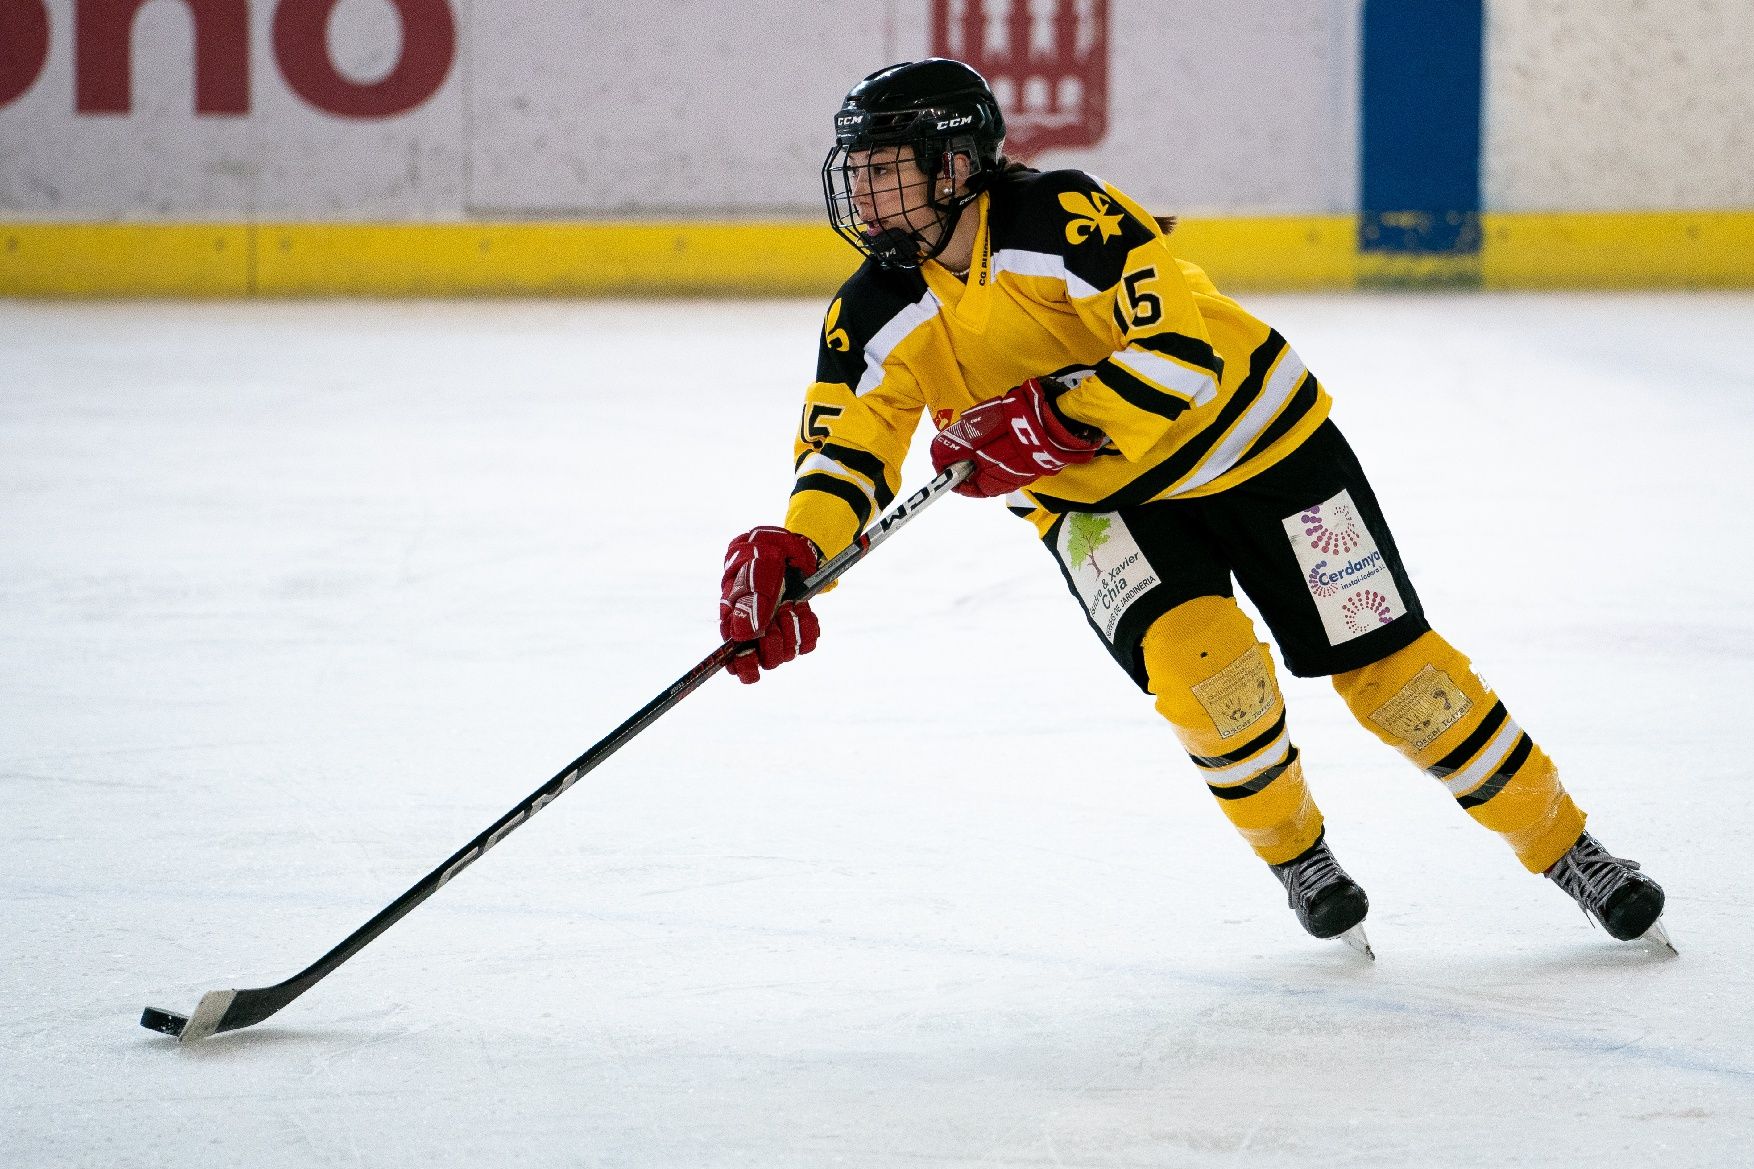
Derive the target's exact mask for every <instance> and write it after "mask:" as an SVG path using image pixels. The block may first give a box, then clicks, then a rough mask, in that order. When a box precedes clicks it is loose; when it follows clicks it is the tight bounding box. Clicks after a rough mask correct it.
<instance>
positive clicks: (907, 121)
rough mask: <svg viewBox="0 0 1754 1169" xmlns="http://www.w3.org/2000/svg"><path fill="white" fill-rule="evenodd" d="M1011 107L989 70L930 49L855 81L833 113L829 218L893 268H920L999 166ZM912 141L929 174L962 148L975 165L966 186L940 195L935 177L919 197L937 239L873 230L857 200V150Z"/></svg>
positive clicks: (826, 172)
mask: <svg viewBox="0 0 1754 1169" xmlns="http://www.w3.org/2000/svg"><path fill="white" fill-rule="evenodd" d="M1004 141H1005V115H1004V113H1003V112H1001V111H1000V109H999V103H998V100H997V99H996V98H994V97H993V90H992V87H991V86H989V85H988V84H987V80H986V78H984V77H982V76H981V75H980V74H979V73H977V72H976V71H975V70H973V69H971V68H969V67H968V66H967V65H964V64H963V63H962V62H961V61H951V60H948V59H946V58H943V57H928V58H927V59H925V60H923V61H904V62H902V63H901V64H899V65H890V66H888V67H887V68H883V69H879V70H877V72H875V73H873V74H871V75H870V76H869V77H866V78H865V79H864V80H863V81H861V82H859V84H857V85H855V86H853V88H852V91H851V92H850V93H848V94H847V96H846V100H845V101H844V102H842V103H841V108H840V111H839V112H838V113H836V114H835V117H834V149H833V150H831V151H829V152H828V158H827V159H826V160H824V162H823V164H822V190H823V196H824V198H825V199H826V200H827V202H828V218H829V223H830V224H832V225H833V227H834V230H835V231H836V232H838V233H840V235H841V237H842V238H843V239H845V240H846V241H847V242H848V243H851V244H852V245H853V246H854V247H855V248H858V249H859V251H861V252H864V253H865V254H866V255H868V256H874V257H876V258H877V260H878V262H879V263H881V264H882V265H883V266H884V267H887V268H915V267H918V266H919V265H920V264H921V263H923V262H925V261H926V260H928V259H931V258H932V256H934V255H936V254H937V253H938V252H939V251H940V250H941V249H942V248H943V247H944V245H945V244H946V243H948V242H949V239H950V233H951V232H952V231H954V230H955V228H956V221H957V219H958V218H960V216H961V214H962V209H963V208H964V207H966V206H967V205H968V204H969V203H971V202H973V200H974V198H975V196H976V195H978V194H979V193H980V191H981V190H982V189H984V187H985V186H986V184H987V182H988V181H989V180H990V179H991V177H992V175H993V174H995V173H996V172H997V171H998V169H999V167H1000V151H1001V149H1002V147H1003V145H1004ZM884 146H906V147H911V148H912V150H913V157H914V162H915V163H916V164H917V165H918V166H919V168H920V169H921V170H922V171H924V172H925V173H926V174H927V175H928V176H933V177H935V176H937V175H939V174H940V173H941V171H942V169H943V167H944V163H945V159H946V157H947V156H949V155H963V156H965V157H966V158H967V159H968V161H969V173H968V175H967V181H966V185H965V188H964V191H963V193H961V194H952V195H950V196H947V197H940V194H939V192H938V190H937V185H936V184H935V183H934V184H929V185H928V187H927V191H926V197H925V201H924V202H923V203H922V204H921V205H920V206H921V207H924V208H928V209H930V210H931V211H932V212H934V213H935V214H936V216H937V221H938V223H939V225H940V226H941V230H940V231H939V232H938V235H937V238H936V239H935V240H931V241H928V240H927V239H925V238H923V237H922V235H921V233H920V232H918V231H907V230H902V229H896V228H890V229H887V230H883V231H877V232H868V231H867V230H866V229H865V227H864V225H863V224H861V222H860V220H859V216H858V212H857V209H856V207H855V206H854V203H853V172H854V171H856V170H857V169H859V168H858V167H856V166H853V165H851V163H850V161H849V158H850V156H851V155H852V154H853V153H854V152H866V151H871V150H875V149H877V148H879V147H884Z"/></svg>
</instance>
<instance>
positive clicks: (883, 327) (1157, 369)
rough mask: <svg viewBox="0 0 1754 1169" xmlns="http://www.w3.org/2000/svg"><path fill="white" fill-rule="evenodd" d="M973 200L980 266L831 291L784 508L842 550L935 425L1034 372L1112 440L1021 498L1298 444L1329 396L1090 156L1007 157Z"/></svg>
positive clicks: (1156, 492) (930, 267)
mask: <svg viewBox="0 0 1754 1169" xmlns="http://www.w3.org/2000/svg"><path fill="white" fill-rule="evenodd" d="M964 214H974V215H978V217H979V221H978V229H979V234H978V236H977V238H976V241H975V252H974V262H973V267H972V268H971V270H970V271H969V273H968V277H967V282H966V284H965V283H964V281H962V280H959V279H958V278H957V277H956V276H954V275H952V274H951V273H950V272H949V271H948V270H946V269H945V268H943V267H942V266H941V265H939V264H937V263H936V262H932V261H928V262H927V263H925V264H924V265H922V266H921V267H920V268H918V269H914V270H905V271H889V270H885V269H883V268H880V267H879V266H878V265H877V264H876V262H875V261H867V262H866V263H865V264H864V266H863V267H861V268H860V269H859V270H858V271H857V272H856V273H854V274H853V276H852V278H851V279H849V280H848V281H847V282H846V284H845V285H843V286H842V287H841V290H840V294H839V295H838V296H837V297H836V298H835V300H834V302H833V303H832V304H831V305H829V308H828V315H827V318H826V319H825V320H824V322H823V327H822V337H821V348H820V352H819V356H818V361H817V373H816V382H815V383H814V384H813V385H812V386H811V387H810V390H809V392H808V394H807V395H806V397H805V402H804V413H803V419H802V421H801V423H800V425H799V428H798V435H797V441H796V446H795V455H796V467H797V476H798V477H797V484H796V487H795V488H794V490H793V492H792V498H791V504H790V506H789V508H788V509H787V512H786V526H787V527H788V528H791V529H792V530H793V531H795V532H800V533H802V534H803V535H806V536H809V537H810V538H811V539H812V540H815V541H816V543H817V544H818V545H820V546H821V548H822V549H823V551H824V553H826V554H828V555H833V554H835V553H836V552H838V551H840V550H841V549H842V548H844V547H846V546H847V545H848V544H850V543H851V542H852V540H853V538H854V537H855V536H857V535H858V533H859V532H860V531H862V530H863V529H864V527H865V525H866V524H868V523H869V522H870V521H871V520H873V519H875V518H876V515H877V513H878V512H879V511H880V510H881V509H882V508H884V507H887V506H888V505H889V503H890V501H891V500H892V499H893V498H894V495H895V492H896V490H897V489H898V488H899V486H900V468H901V462H902V459H903V457H904V456H905V455H906V454H907V449H908V446H909V443H910V441H911V440H912V437H913V433H914V431H915V429H916V427H917V425H918V422H919V416H920V412H921V411H922V410H924V411H927V412H928V413H929V414H930V417H931V419H932V422H933V424H934V425H936V426H937V427H938V428H939V429H942V428H944V427H945V426H948V425H950V423H952V422H954V421H955V420H956V418H957V417H958V416H959V415H960V414H961V413H962V412H963V411H964V410H966V409H968V408H969V407H970V406H973V405H974V404H975V403H977V402H981V401H985V400H986V399H988V398H992V397H995V396H996V395H999V394H1002V393H1004V392H1005V391H1007V390H1009V389H1010V388H1012V387H1013V386H1015V385H1018V384H1019V383H1021V382H1023V381H1024V380H1026V379H1028V378H1031V377H1038V376H1041V375H1043V374H1056V375H1058V376H1059V377H1061V378H1062V379H1063V380H1065V381H1068V382H1072V383H1075V384H1074V386H1073V388H1072V389H1071V390H1069V391H1068V392H1067V393H1065V394H1064V395H1063V396H1062V397H1060V398H1059V400H1058V401H1059V406H1060V409H1061V410H1062V411H1064V413H1065V414H1066V415H1068V416H1069V417H1071V418H1075V419H1077V420H1078V421H1081V422H1086V423H1089V424H1091V425H1092V426H1095V427H1098V428H1099V429H1100V430H1101V431H1102V432H1103V433H1104V434H1106V435H1107V436H1108V438H1109V441H1110V446H1109V448H1107V449H1106V450H1105V451H1104V452H1103V454H1102V456H1099V457H1098V458H1097V459H1095V460H1094V461H1092V462H1090V463H1088V464H1086V465H1083V466H1077V467H1068V468H1066V469H1065V470H1063V471H1061V472H1059V473H1058V474H1057V475H1052V476H1049V477H1047V478H1044V479H1040V480H1037V481H1036V482H1035V483H1033V484H1031V485H1030V487H1029V488H1028V489H1027V490H1026V491H1024V492H1022V493H1020V496H1021V497H1019V496H1013V497H1012V498H1011V499H1010V500H1008V501H1007V502H1008V503H1009V504H1010V505H1011V506H1013V508H1014V509H1016V510H1019V511H1020V512H1025V511H1026V512H1028V514H1029V515H1030V518H1031V519H1032V520H1033V521H1034V522H1035V523H1036V525H1037V527H1038V529H1040V530H1042V531H1045V530H1046V528H1047V526H1048V524H1050V523H1051V522H1052V520H1053V517H1054V515H1055V514H1056V513H1059V512H1065V511H1114V510H1117V509H1119V508H1123V507H1128V506H1132V505H1135V504H1140V503H1145V502H1147V501H1149V500H1154V499H1165V498H1170V497H1174V496H1195V495H1206V494H1211V493H1214V492H1218V491H1222V490H1224V489H1225V488H1227V487H1230V486H1232V485H1233V484H1235V483H1238V482H1240V481H1241V480H1243V479H1246V478H1248V477H1249V476H1251V475H1253V474H1255V473H1257V472H1259V471H1261V470H1264V469H1265V468H1267V467H1269V466H1271V465H1272V464H1274V463H1275V462H1277V461H1279V460H1280V459H1282V458H1284V457H1285V456H1286V455H1287V454H1289V453H1290V452H1291V451H1293V450H1295V449H1296V447H1297V445H1298V444H1299V443H1301V442H1302V441H1303V440H1304V439H1305V438H1307V437H1308V436H1309V435H1310V434H1311V433H1312V432H1314V430H1315V429H1316V428H1317V427H1318V426H1319V425H1321V423H1322V421H1323V420H1324V419H1325V418H1326V417H1327V414H1328V407H1329V399H1328V396H1327V392H1326V391H1325V390H1323V389H1322V387H1321V385H1320V383H1318V382H1317V381H1316V379H1315V377H1314V376H1313V375H1312V374H1310V372H1309V371H1308V370H1307V369H1305V368H1304V366H1303V363H1302V362H1301V361H1299V360H1298V358H1297V355H1296V354H1295V353H1293V352H1292V351H1291V348H1290V347H1289V346H1288V345H1287V344H1286V343H1285V340H1284V338H1282V337H1280V336H1279V334H1278V333H1276V332H1275V331H1273V330H1272V329H1270V328H1269V327H1268V326H1266V325H1265V324H1263V323H1262V322H1260V321H1258V320H1256V319H1255V318H1254V317H1252V316H1250V315H1249V314H1248V313H1247V312H1245V311H1244V310H1243V309H1242V308H1241V307H1240V306H1239V305H1237V304H1236V302H1235V301H1232V300H1230V299H1229V298H1228V297H1225V296H1222V295H1220V294H1219V292H1218V290H1217V289H1216V288H1215V287H1213V285H1212V282H1211V281H1210V280H1209V279H1207V277H1206V274H1205V273H1204V272H1202V271H1201V270H1200V269H1199V268H1197V267H1195V266H1194V265H1193V264H1190V263H1187V262H1186V261H1184V260H1178V259H1177V258H1176V257H1175V255H1174V254H1173V252H1172V251H1171V250H1170V247H1169V244H1168V242H1167V241H1166V239H1165V237H1164V235H1163V233H1162V231H1161V230H1160V229H1159V228H1158V226H1157V223H1156V221H1155V220H1153V219H1152V217H1151V216H1150V215H1148V214H1146V213H1145V212H1144V211H1142V210H1140V208H1139V207H1138V206H1137V205H1136V204H1134V203H1133V202H1132V200H1130V199H1128V198H1127V197H1126V196H1125V195H1123V194H1121V193H1120V192H1119V191H1117V190H1115V189H1114V188H1113V187H1110V186H1108V185H1106V184H1104V183H1103V182H1101V181H1100V180H1098V179H1095V178H1093V177H1091V176H1090V175H1087V174H1084V173H1082V172H1080V171H1071V170H1065V171H1050V172H1046V173H1040V172H1035V171H1021V172H1012V173H1009V174H1007V175H1005V176H1004V177H1003V178H1001V179H1000V180H999V181H998V182H997V183H996V184H995V185H994V186H993V187H992V188H991V189H990V190H988V191H987V192H985V193H983V194H982V195H981V196H980V197H979V199H978V200H977V201H976V202H975V203H974V204H973V205H972V206H971V207H970V208H969V210H968V211H966V212H964Z"/></svg>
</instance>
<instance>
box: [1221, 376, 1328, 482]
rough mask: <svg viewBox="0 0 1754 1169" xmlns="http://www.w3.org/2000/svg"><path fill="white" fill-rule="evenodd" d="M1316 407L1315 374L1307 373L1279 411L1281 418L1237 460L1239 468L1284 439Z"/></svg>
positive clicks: (1274, 420)
mask: <svg viewBox="0 0 1754 1169" xmlns="http://www.w3.org/2000/svg"><path fill="white" fill-rule="evenodd" d="M1315 407H1316V378H1315V374H1313V373H1306V374H1304V375H1303V380H1302V381H1300V382H1298V383H1297V392H1296V393H1295V394H1293V395H1291V400H1290V401H1289V402H1287V403H1285V409H1283V410H1281V411H1279V417H1277V418H1275V419H1273V421H1272V423H1271V424H1270V425H1269V426H1268V427H1267V429H1265V430H1263V431H1261V437H1259V438H1257V439H1255V441H1254V442H1252V443H1250V444H1249V449H1248V450H1246V451H1244V452H1243V453H1242V458H1240V459H1238V460H1236V463H1237V466H1239V467H1240V466H1241V465H1242V464H1244V463H1246V462H1248V461H1249V460H1250V459H1252V458H1254V457H1255V456H1256V455H1258V454H1260V453H1261V452H1262V451H1264V450H1266V449H1267V448H1268V447H1270V446H1272V445H1273V444H1274V443H1276V442H1278V441H1279V440H1280V439H1282V438H1284V437H1285V435H1286V434H1287V433H1288V432H1289V431H1290V430H1291V428H1292V427H1294V426H1296V425H1297V424H1298V423H1299V422H1302V421H1303V420H1304V419H1305V418H1308V417H1309V414H1310V411H1312V410H1314V409H1315Z"/></svg>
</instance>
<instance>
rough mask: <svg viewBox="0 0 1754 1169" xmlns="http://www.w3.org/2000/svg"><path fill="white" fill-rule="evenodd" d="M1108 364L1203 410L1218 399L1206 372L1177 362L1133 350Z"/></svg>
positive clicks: (1209, 373) (1216, 387)
mask: <svg viewBox="0 0 1754 1169" xmlns="http://www.w3.org/2000/svg"><path fill="white" fill-rule="evenodd" d="M1109 360H1110V361H1112V362H1114V363H1115V364H1116V365H1119V366H1124V367H1125V368H1126V370H1127V372H1129V373H1132V374H1134V375H1136V376H1138V377H1139V378H1141V379H1143V380H1144V381H1147V382H1149V383H1151V384H1152V385H1154V386H1156V387H1157V388H1158V389H1160V390H1162V391H1163V392H1165V393H1167V394H1173V395H1175V396H1176V397H1178V398H1185V399H1187V400H1188V401H1189V402H1192V403H1193V404H1194V405H1196V406H1204V405H1205V404H1206V403H1207V402H1210V401H1211V400H1212V399H1213V398H1216V397H1217V396H1218V383H1217V382H1216V381H1215V380H1213V377H1212V372H1211V371H1210V370H1205V369H1190V368H1189V367H1188V366H1185V365H1183V364H1181V363H1180V362H1178V361H1171V360H1170V359H1169V358H1167V357H1161V356H1159V355H1158V354H1155V353H1151V352H1149V351H1147V350H1144V349H1134V348H1127V349H1123V350H1121V351H1120V352H1119V353H1115V354H1113V355H1112V356H1110V357H1109Z"/></svg>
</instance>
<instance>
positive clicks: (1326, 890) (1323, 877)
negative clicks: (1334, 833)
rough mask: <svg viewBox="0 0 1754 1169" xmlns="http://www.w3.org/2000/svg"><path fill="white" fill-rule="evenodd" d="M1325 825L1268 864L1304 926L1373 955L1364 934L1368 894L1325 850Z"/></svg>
mask: <svg viewBox="0 0 1754 1169" xmlns="http://www.w3.org/2000/svg"><path fill="white" fill-rule="evenodd" d="M1327 836H1328V833H1327V829H1325V828H1324V829H1323V830H1322V834H1321V835H1320V836H1318V837H1316V842H1315V843H1314V844H1312V845H1310V846H1309V847H1308V848H1306V849H1304V850H1303V851H1302V852H1301V853H1299V854H1298V855H1297V856H1294V857H1292V858H1291V859H1290V860H1288V861H1286V862H1284V863H1283V864H1277V865H1269V866H1268V867H1269V868H1271V869H1272V870H1273V875H1274V876H1275V877H1278V878H1279V883H1280V884H1281V885H1283V886H1285V899H1286V901H1288V902H1289V903H1290V905H1291V909H1292V912H1294V913H1296V914H1297V920H1298V922H1300V923H1301V924H1302V926H1303V928H1304V929H1306V930H1308V931H1309V932H1310V934H1311V935H1312V936H1314V937H1318V938H1340V939H1342V940H1343V941H1345V943H1346V944H1347V945H1349V946H1351V947H1352V948H1353V949H1355V950H1357V951H1358V952H1360V953H1361V954H1364V955H1365V956H1366V957H1368V958H1371V959H1375V957H1376V954H1375V953H1373V952H1372V951H1371V948H1370V940H1369V939H1368V938H1366V937H1365V936H1364V926H1363V925H1362V924H1361V923H1362V922H1363V921H1364V915H1365V914H1366V913H1367V912H1369V910H1370V898H1368V897H1366V896H1365V895H1364V890H1363V889H1362V888H1361V887H1360V886H1359V884H1358V882H1357V881H1354V880H1353V879H1352V878H1351V877H1348V876H1347V875H1346V870H1344V869H1342V868H1341V867H1340V864H1339V862H1338V861H1336V860H1335V859H1334V854H1333V853H1332V852H1329V851H1328V845H1327Z"/></svg>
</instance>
